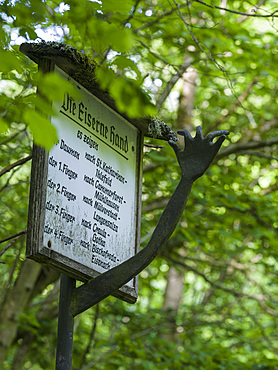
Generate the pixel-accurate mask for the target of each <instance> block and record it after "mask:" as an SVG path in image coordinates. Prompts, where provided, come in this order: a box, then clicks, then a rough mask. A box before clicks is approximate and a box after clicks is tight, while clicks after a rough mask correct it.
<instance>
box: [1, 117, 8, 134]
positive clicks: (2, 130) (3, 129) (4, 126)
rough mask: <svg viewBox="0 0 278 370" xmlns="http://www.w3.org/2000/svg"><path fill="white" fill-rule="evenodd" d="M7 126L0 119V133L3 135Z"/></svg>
mask: <svg viewBox="0 0 278 370" xmlns="http://www.w3.org/2000/svg"><path fill="white" fill-rule="evenodd" d="M8 127H9V126H8V124H7V123H6V122H5V120H4V119H3V118H1V117H0V132H1V133H4V132H5V131H7V129H8Z"/></svg>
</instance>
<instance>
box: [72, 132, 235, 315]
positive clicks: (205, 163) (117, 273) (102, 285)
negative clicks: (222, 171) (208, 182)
mask: <svg viewBox="0 0 278 370" xmlns="http://www.w3.org/2000/svg"><path fill="white" fill-rule="evenodd" d="M178 134H180V135H183V136H184V149H183V150H182V149H181V148H180V147H179V145H178V144H177V143H176V142H175V141H171V140H170V141H169V144H170V145H171V147H172V148H173V149H174V151H175V153H176V156H177V159H178V163H179V165H180V168H181V175H182V176H181V180H180V182H179V184H178V186H177V188H176V190H175V192H174V194H173V195H172V197H171V199H170V201H169V203H168V204H167V206H166V208H165V210H164V211H163V213H162V215H161V217H160V219H159V221H158V224H157V226H156V228H155V230H154V232H153V235H152V237H151V239H150V241H149V243H148V244H147V246H146V247H145V248H144V249H142V250H141V251H140V252H139V253H137V254H136V255H135V256H133V257H132V258H130V259H129V260H127V261H125V262H123V263H122V264H120V265H119V266H116V267H114V268H113V269H111V270H109V271H107V272H105V273H103V274H101V275H99V276H98V277H96V278H95V279H93V280H90V281H89V282H88V283H86V284H84V285H82V286H80V287H79V288H77V289H75V290H74V291H73V295H72V301H71V302H72V303H71V309H70V311H71V314H72V316H76V315H78V314H79V313H81V312H83V311H85V310H86V309H88V308H89V307H91V306H93V305H94V304H96V303H98V302H100V301H101V300H102V299H104V298H106V297H107V296H109V295H110V294H112V293H113V292H114V291H115V290H117V289H119V288H120V287H121V286H123V285H124V284H126V283H127V282H128V281H130V280H131V279H132V278H133V277H134V276H136V275H138V274H139V273H140V272H141V271H142V270H143V269H144V268H146V267H147V266H148V265H149V264H150V263H151V261H152V260H153V259H154V258H155V257H156V256H157V255H158V253H159V252H160V251H161V250H162V248H163V247H164V245H165V243H166V242H167V240H168V239H169V238H170V236H171V235H172V233H173V231H174V230H175V228H176V226H177V223H178V221H179V219H180V217H181V215H182V212H183V210H184V207H185V205H186V202H187V199H188V196H189V193H190V190H191V187H192V184H193V182H194V181H195V180H196V179H197V178H198V177H200V176H202V175H203V174H204V172H205V171H206V170H207V169H208V167H209V166H210V164H211V163H212V161H213V159H214V157H215V155H216V154H217V152H218V150H219V149H220V147H221V144H222V143H223V141H224V140H225V137H226V135H228V134H229V131H226V130H223V131H215V132H212V133H210V134H208V135H207V136H206V137H205V138H204V137H203V133H202V129H201V127H200V126H199V127H197V130H196V136H195V137H194V138H192V137H191V135H190V133H189V132H188V131H186V130H180V131H178ZM219 136H220V137H219ZM216 137H219V139H218V140H217V141H216V142H215V143H214V142H213V140H214V139H215V138H216Z"/></svg>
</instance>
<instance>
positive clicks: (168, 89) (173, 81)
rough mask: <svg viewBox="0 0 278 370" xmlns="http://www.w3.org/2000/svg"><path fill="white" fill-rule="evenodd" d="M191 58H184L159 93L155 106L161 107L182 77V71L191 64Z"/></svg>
mask: <svg viewBox="0 0 278 370" xmlns="http://www.w3.org/2000/svg"><path fill="white" fill-rule="evenodd" d="M192 62H193V58H191V57H188V58H186V59H185V60H184V62H183V63H182V64H181V65H180V67H179V69H178V71H177V73H176V74H174V75H173V76H172V78H171V80H170V81H169V82H168V83H167V85H166V88H165V90H164V91H163V93H162V94H161V96H160V98H159V99H158V100H157V102H156V106H157V108H158V109H160V108H161V106H162V104H163V103H164V102H165V100H166V99H167V97H168V95H169V94H170V92H171V90H172V89H173V87H174V86H175V84H176V83H177V82H178V80H179V79H180V78H181V77H182V75H183V73H184V72H185V71H186V70H187V68H188V67H189V66H190V65H191V64H192Z"/></svg>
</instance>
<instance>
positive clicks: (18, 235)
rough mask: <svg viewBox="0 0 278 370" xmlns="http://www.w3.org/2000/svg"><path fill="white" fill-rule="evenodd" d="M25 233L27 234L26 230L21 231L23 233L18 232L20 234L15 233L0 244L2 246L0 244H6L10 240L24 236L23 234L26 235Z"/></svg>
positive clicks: (0, 241)
mask: <svg viewBox="0 0 278 370" xmlns="http://www.w3.org/2000/svg"><path fill="white" fill-rule="evenodd" d="M26 233H27V230H23V231H20V232H19V233H17V234H14V235H11V236H8V237H7V238H5V239H2V240H0V244H2V243H4V242H7V241H8V240H11V239H15V238H19V237H20V236H21V235H24V234H26ZM0 256H1V252H0Z"/></svg>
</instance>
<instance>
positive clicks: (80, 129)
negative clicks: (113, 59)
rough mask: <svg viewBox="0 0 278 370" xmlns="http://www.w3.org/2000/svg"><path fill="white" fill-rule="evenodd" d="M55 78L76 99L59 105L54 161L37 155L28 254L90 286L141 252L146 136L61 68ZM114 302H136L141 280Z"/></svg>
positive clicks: (37, 152) (38, 150) (38, 152)
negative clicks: (65, 82) (63, 81)
mask: <svg viewBox="0 0 278 370" xmlns="http://www.w3.org/2000/svg"><path fill="white" fill-rule="evenodd" d="M55 72H56V73H59V74H60V75H62V76H63V77H64V78H65V79H68V80H69V81H70V82H71V83H72V85H73V86H75V88H76V89H77V90H78V93H79V94H78V95H79V97H78V98H73V97H71V96H70V95H69V94H68V93H66V94H65V96H64V100H63V101H58V102H55V103H54V109H55V111H56V112H57V114H56V115H55V116H54V117H52V118H51V121H52V124H53V125H54V126H55V128H56V131H57V135H58V139H59V142H58V143H57V144H56V145H55V146H54V147H53V148H52V149H51V150H50V152H49V154H48V153H46V152H45V151H44V150H43V149H42V148H39V147H35V148H34V158H33V164H32V179H31V197H30V207H29V221H28V241H27V251H26V254H27V256H28V257H30V258H32V259H34V260H36V261H38V262H43V263H47V264H49V265H52V266H54V267H56V268H58V269H59V270H61V271H62V272H65V273H66V274H68V275H70V276H72V277H74V278H76V279H79V280H82V281H86V280H88V279H91V278H94V277H95V276H96V275H98V274H100V273H103V272H105V271H107V270H109V269H111V268H113V267H115V266H116V265H118V264H120V263H122V262H123V261H125V260H127V259H129V258H130V257H132V256H133V255H134V254H136V253H137V252H138V248H139V241H140V239H139V236H140V217H141V213H140V198H141V185H140V184H141V168H142V166H141V162H142V139H143V135H142V133H141V131H140V130H139V129H138V128H137V127H135V126H134V125H132V124H131V123H130V122H129V121H128V120H127V119H125V118H123V117H122V116H120V115H119V114H118V113H117V112H115V111H113V110H112V109H111V108H110V107H108V106H107V105H106V104H105V103H103V102H102V101H101V100H100V99H98V98H97V97H95V96H94V95H93V94H92V93H91V92H89V91H88V90H87V89H86V88H84V87H83V86H82V85H81V84H79V83H78V82H77V81H75V80H74V79H73V78H71V77H70V76H69V75H68V74H66V73H65V72H64V71H62V70H61V69H59V68H58V67H57V66H55ZM38 124H39V123H38ZM42 153H43V156H42ZM42 158H43V159H42ZM38 204H40V207H41V208H40V209H39V208H38ZM116 295H117V296H119V297H120V298H122V299H124V300H127V301H130V302H134V301H135V300H136V299H137V295H138V293H137V278H134V279H133V280H132V281H130V282H129V283H127V284H126V285H125V286H124V287H122V288H121V291H120V292H118V294H117V293H116Z"/></svg>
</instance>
